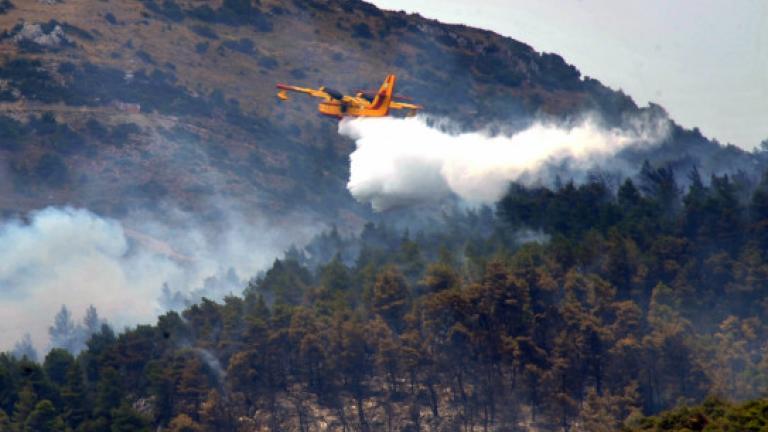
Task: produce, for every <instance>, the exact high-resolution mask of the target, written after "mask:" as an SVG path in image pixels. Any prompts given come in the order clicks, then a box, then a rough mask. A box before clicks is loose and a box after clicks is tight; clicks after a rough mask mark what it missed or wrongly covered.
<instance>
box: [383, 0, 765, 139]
mask: <svg viewBox="0 0 768 432" xmlns="http://www.w3.org/2000/svg"><path fill="white" fill-rule="evenodd" d="M369 1H371V2H372V3H374V4H375V5H377V6H378V7H379V8H382V9H391V10H404V11H406V12H409V13H419V14H421V15H422V16H424V17H427V18H434V19H437V20H440V21H442V22H446V23H461V24H466V25H469V26H473V27H480V28H485V29H488V30H492V31H495V32H497V33H499V34H502V35H504V36H509V37H512V38H514V39H517V40H519V41H521V42H525V43H527V44H528V45H531V46H532V47H533V48H534V49H535V50H537V51H541V52H554V53H557V54H560V55H561V56H563V58H564V59H565V60H566V61H567V62H568V63H570V64H573V65H574V66H576V67H577V68H578V69H579V70H580V71H581V72H582V74H583V75H588V76H590V77H593V78H596V79H598V80H600V81H601V82H602V83H603V84H605V85H607V86H609V87H611V88H613V89H617V90H618V89H621V90H623V91H624V92H625V93H626V94H628V95H630V96H631V97H632V98H633V99H634V100H635V102H636V103H638V104H639V105H641V106H643V105H646V104H647V103H648V102H649V101H650V102H655V103H658V104H660V105H662V106H663V107H664V108H665V109H666V110H667V112H668V113H669V115H670V116H671V117H672V118H673V119H674V120H675V121H676V122H678V123H679V124H681V125H683V126H685V127H688V128H693V127H698V128H699V129H700V130H701V132H702V133H703V134H704V135H706V136H707V137H710V138H715V139H717V140H718V141H720V143H722V144H735V145H737V146H739V147H742V148H745V149H752V148H754V147H756V146H758V145H759V144H760V142H761V141H762V140H764V139H768V1H766V0H736V1H726V0H674V1H669V0H643V1H637V0H622V1H616V0H558V1H554V0H535V1H534V0H474V1H467V0H369Z"/></svg>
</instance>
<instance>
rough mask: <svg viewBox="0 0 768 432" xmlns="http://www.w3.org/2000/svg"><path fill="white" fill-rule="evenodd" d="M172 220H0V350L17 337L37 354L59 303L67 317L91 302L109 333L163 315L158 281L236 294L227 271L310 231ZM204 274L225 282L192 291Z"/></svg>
mask: <svg viewBox="0 0 768 432" xmlns="http://www.w3.org/2000/svg"><path fill="white" fill-rule="evenodd" d="M174 220H175V222H177V223H178V225H173V226H170V225H167V224H165V225H164V224H163V223H159V222H152V223H150V222H148V221H146V220H144V221H142V220H141V218H140V217H134V218H129V219H128V220H127V221H125V222H121V221H117V220H113V219H108V218H104V217H100V216H98V215H96V214H94V213H92V212H89V211H88V210H84V209H73V208H52V207H51V208H46V209H43V210H40V211H37V212H34V213H31V214H30V215H29V216H28V218H27V221H21V220H12V221H6V222H4V223H0V316H2V317H3V319H2V322H1V323H0V351H5V350H9V349H11V348H12V347H13V344H14V342H15V341H17V340H19V339H20V338H21V337H22V335H23V334H24V333H27V332H29V333H30V334H31V336H32V340H33V342H34V344H35V346H36V347H37V348H38V350H45V349H46V348H48V332H47V329H48V326H49V325H51V324H52V322H53V318H54V316H55V315H56V313H57V312H58V311H59V309H60V308H61V305H63V304H66V305H67V307H68V308H69V310H71V311H72V313H73V317H74V318H75V319H76V320H79V319H81V317H82V316H83V315H84V313H85V311H86V309H87V308H88V306H89V305H91V304H92V305H94V306H95V307H96V309H97V310H98V313H99V315H100V316H102V317H103V318H106V319H107V320H108V321H109V322H110V323H111V324H113V325H114V326H115V327H116V329H117V330H119V329H121V328H122V327H124V326H128V325H134V324H137V323H151V322H153V321H154V319H155V317H156V316H157V314H158V313H160V312H163V311H164V309H165V307H164V306H163V305H161V304H159V302H158V300H159V298H160V297H161V295H162V290H163V286H164V285H165V286H168V287H170V288H171V289H173V290H174V291H179V292H181V293H182V294H189V293H195V294H198V295H200V294H205V295H206V296H208V297H209V298H210V297H213V298H216V297H218V298H221V297H222V296H223V295H226V294H229V293H230V292H231V293H235V294H239V293H240V292H241V291H242V289H243V288H244V286H243V285H242V284H237V283H232V282H233V281H232V279H233V277H232V274H237V275H239V276H240V277H241V278H247V277H250V276H253V275H254V274H255V272H257V271H259V270H262V269H264V268H266V267H267V266H268V265H269V264H271V263H272V261H273V260H274V259H275V257H277V256H279V255H280V254H281V253H282V252H283V251H284V250H285V249H286V248H287V247H288V246H289V245H290V244H292V243H298V244H301V243H302V242H304V241H306V239H308V237H309V236H310V235H311V234H312V232H313V231H312V229H311V228H309V227H307V228H305V229H304V230H302V229H298V230H297V229H295V228H292V229H289V226H294V227H295V226H296V225H286V227H285V228H283V227H275V226H273V225H271V224H269V223H267V222H260V221H258V220H253V219H250V220H248V223H245V222H244V221H243V220H241V219H240V218H236V217H232V221H231V223H226V224H225V225H227V226H231V227H232V228H231V230H228V231H224V232H218V233H214V234H212V233H208V232H206V231H205V230H203V229H202V228H198V227H197V226H196V225H195V223H194V218H193V217H191V216H189V215H184V214H182V213H177V214H176V215H175V219H174ZM128 226H130V228H129V227H128ZM299 226H301V225H299ZM305 226H306V225H305ZM211 277H217V278H219V279H220V280H221V281H229V282H230V283H229V284H228V285H226V286H223V284H222V283H218V284H213V285H215V286H216V287H217V292H208V291H210V290H204V289H201V287H205V286H211V285H212V284H211V283H210V279H211ZM206 281H207V282H206ZM198 299H199V297H198ZM195 300H197V299H195Z"/></svg>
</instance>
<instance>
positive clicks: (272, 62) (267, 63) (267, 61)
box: [259, 57, 278, 70]
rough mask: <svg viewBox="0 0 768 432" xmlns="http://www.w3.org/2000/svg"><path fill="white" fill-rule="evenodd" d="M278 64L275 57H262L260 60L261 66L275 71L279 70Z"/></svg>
mask: <svg viewBox="0 0 768 432" xmlns="http://www.w3.org/2000/svg"><path fill="white" fill-rule="evenodd" d="M277 65H278V62H277V60H276V59H275V58H274V57H262V58H260V59H259V66H261V67H264V68H267V69H270V70H272V69H275V68H277Z"/></svg>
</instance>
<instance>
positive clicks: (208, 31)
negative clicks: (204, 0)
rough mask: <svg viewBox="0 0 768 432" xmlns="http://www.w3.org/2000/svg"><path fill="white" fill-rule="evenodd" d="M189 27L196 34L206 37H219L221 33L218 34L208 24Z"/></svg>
mask: <svg viewBox="0 0 768 432" xmlns="http://www.w3.org/2000/svg"><path fill="white" fill-rule="evenodd" d="M189 29H190V30H192V31H193V32H194V33H195V34H197V35H199V36H202V37H204V38H208V39H218V38H219V35H218V34H216V32H215V31H214V30H213V29H212V28H210V27H208V26H206V25H193V26H191V27H190V28H189Z"/></svg>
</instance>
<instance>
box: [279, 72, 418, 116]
mask: <svg viewBox="0 0 768 432" xmlns="http://www.w3.org/2000/svg"><path fill="white" fill-rule="evenodd" d="M395 80H396V77H395V76H394V75H387V78H386V79H385V80H384V83H383V84H382V85H381V88H379V91H378V92H365V91H358V92H357V93H355V95H354V96H346V95H344V94H342V93H340V92H338V91H336V90H333V89H330V88H328V87H320V88H318V89H312V88H305V87H296V86H292V85H286V84H278V85H277V88H278V89H280V91H279V92H278V93H277V97H278V98H279V99H280V100H283V101H285V100H288V92H289V91H293V92H298V93H305V94H308V95H310V96H312V97H316V98H320V99H323V101H322V102H320V104H319V105H318V107H317V108H318V110H319V111H320V113H321V114H324V115H327V116H331V117H336V118H339V119H341V118H343V117H385V116H388V115H389V111H390V110H402V109H405V110H410V114H411V115H413V114H416V111H418V110H420V109H422V106H421V105H416V104H411V103H406V102H399V101H397V100H395V99H405V98H404V97H402V96H397V95H395Z"/></svg>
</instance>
